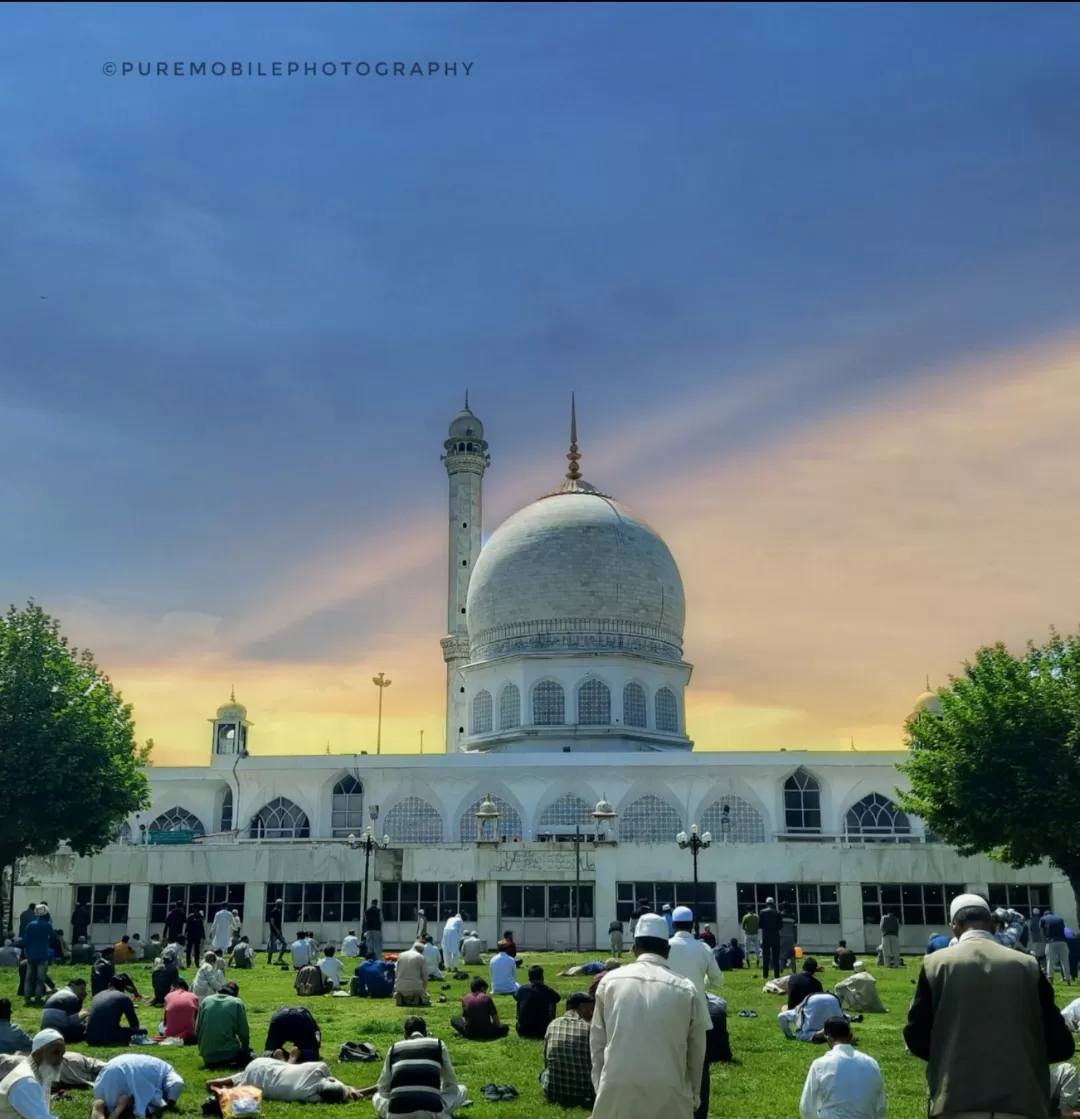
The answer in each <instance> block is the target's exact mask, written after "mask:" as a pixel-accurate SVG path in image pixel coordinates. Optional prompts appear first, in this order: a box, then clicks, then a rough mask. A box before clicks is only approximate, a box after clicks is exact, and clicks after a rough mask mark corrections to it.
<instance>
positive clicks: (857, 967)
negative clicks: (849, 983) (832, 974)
mask: <svg viewBox="0 0 1080 1119" xmlns="http://www.w3.org/2000/svg"><path fill="white" fill-rule="evenodd" d="M851 970H852V971H866V964H864V963H863V962H862V960H856V961H855V966H854V967H853V968H852V969H851Z"/></svg>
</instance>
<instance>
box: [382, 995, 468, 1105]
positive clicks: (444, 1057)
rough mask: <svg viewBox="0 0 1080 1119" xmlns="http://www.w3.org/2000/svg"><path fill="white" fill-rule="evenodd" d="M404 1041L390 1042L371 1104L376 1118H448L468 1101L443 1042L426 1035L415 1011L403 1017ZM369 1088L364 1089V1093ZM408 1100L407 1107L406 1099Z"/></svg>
mask: <svg viewBox="0 0 1080 1119" xmlns="http://www.w3.org/2000/svg"><path fill="white" fill-rule="evenodd" d="M403 1032H404V1034H405V1040H404V1041H398V1042H395V1043H394V1044H393V1045H391V1046H390V1049H389V1051H388V1052H387V1054H386V1060H385V1062H384V1063H383V1068H382V1074H381V1075H380V1076H379V1080H378V1083H377V1084H376V1085H375V1091H374V1093H373V1094H372V1100H371V1102H372V1105H373V1106H374V1108H375V1114H376V1115H377V1116H378V1117H379V1119H387V1117H388V1116H393V1115H423V1116H427V1115H430V1116H432V1117H433V1119H448V1117H449V1116H451V1115H453V1114H454V1112H455V1111H456V1110H457V1109H458V1108H459V1107H463V1106H464V1105H465V1104H466V1103H468V1101H469V1093H468V1091H467V1090H466V1088H465V1085H464V1084H461V1083H459V1082H458V1078H457V1074H456V1073H455V1072H454V1066H453V1064H452V1063H451V1061H450V1053H449V1050H448V1049H447V1048H446V1044H445V1043H444V1042H442V1041H440V1040H439V1038H437V1037H431V1036H429V1035H428V1031H427V1023H426V1022H425V1021H424V1019H423V1018H418V1017H416V1016H415V1015H413V1016H411V1017H409V1018H406V1019H405V1027H404V1030H403ZM370 1091H371V1089H364V1092H365V1094H367V1093H368V1092H370ZM406 1100H407V1101H408V1107H407V1109H406V1106H405V1101H406Z"/></svg>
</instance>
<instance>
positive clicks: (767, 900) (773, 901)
mask: <svg viewBox="0 0 1080 1119" xmlns="http://www.w3.org/2000/svg"><path fill="white" fill-rule="evenodd" d="M765 904H766V905H775V904H776V901H775V900H774V899H773V898H766V899H765Z"/></svg>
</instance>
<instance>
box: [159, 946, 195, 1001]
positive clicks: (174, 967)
mask: <svg viewBox="0 0 1080 1119" xmlns="http://www.w3.org/2000/svg"><path fill="white" fill-rule="evenodd" d="M179 978H180V967H179V964H178V961H177V957H176V956H174V955H173V954H172V952H170V951H168V950H166V951H164V952H162V953H161V955H160V956H158V958H157V959H156V960H155V961H154V968H153V970H152V971H151V972H150V983H151V986H153V988H154V1001H153V1003H151V1005H152V1006H164V1005H165V999H166V998H167V996H168V994H169V992H170V991H171V990H172V989H173V987H174V986H175V984H176V981H177V980H178V979H179ZM184 987H185V989H186V988H187V983H185V984H184ZM197 997H198V996H196V998H197Z"/></svg>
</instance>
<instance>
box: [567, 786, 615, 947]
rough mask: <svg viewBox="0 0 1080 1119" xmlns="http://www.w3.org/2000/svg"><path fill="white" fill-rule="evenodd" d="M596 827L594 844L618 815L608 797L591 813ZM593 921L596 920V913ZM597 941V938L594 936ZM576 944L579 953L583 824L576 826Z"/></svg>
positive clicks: (598, 803) (601, 800)
mask: <svg viewBox="0 0 1080 1119" xmlns="http://www.w3.org/2000/svg"><path fill="white" fill-rule="evenodd" d="M589 815H590V816H591V817H592V818H593V822H594V823H595V825H596V831H595V833H594V836H593V843H594V844H597V843H599V842H600V829H601V827H602V826H603V825H604V824H606V823H612V822H614V820H615V818H616V817H617V816H618V813H617V812H616V811H615V809H614V808H612V807H611V805H610V804H609V803H608V801H607V798H606V797H601V798H600V800H599V801H597V804H596V807H595V808H594V809H593V810H592V812H590V813H589ZM593 920H594V921H595V920H596V917H595V913H594V916H593ZM594 939H595V936H594ZM574 944H575V946H576V950H577V951H578V952H580V951H581V824H580V823H578V824H575V825H574Z"/></svg>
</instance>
